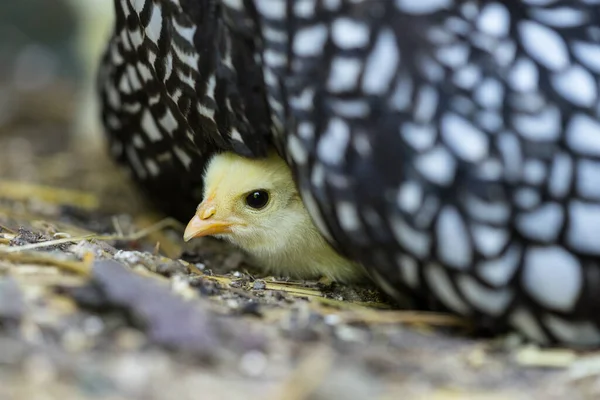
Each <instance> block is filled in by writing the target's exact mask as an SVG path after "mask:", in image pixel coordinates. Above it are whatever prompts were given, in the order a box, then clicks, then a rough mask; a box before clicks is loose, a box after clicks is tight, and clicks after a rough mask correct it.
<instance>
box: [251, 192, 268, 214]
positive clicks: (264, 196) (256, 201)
mask: <svg viewBox="0 0 600 400" xmlns="http://www.w3.org/2000/svg"><path fill="white" fill-rule="evenodd" d="M268 202H269V193H267V191H266V190H255V191H253V192H250V193H248V195H247V196H246V204H248V206H249V207H252V208H254V209H257V210H258V209H261V208H263V207H264V206H266V205H267V203H268Z"/></svg>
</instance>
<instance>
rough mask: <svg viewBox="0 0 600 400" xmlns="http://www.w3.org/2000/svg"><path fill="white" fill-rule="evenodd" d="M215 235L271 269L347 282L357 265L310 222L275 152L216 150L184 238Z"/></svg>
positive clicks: (358, 272) (357, 275) (355, 273)
mask: <svg viewBox="0 0 600 400" xmlns="http://www.w3.org/2000/svg"><path fill="white" fill-rule="evenodd" d="M200 236H214V237H218V238H222V239H225V240H227V241H229V242H231V243H233V244H234V245H236V246H238V247H240V248H241V249H242V250H244V251H245V252H247V253H248V254H249V255H250V256H251V257H253V259H254V261H255V262H256V264H257V265H258V266H261V267H264V268H265V269H267V270H268V271H269V272H270V273H274V274H277V275H285V276H291V277H294V278H300V279H309V278H319V277H325V278H327V279H330V280H333V281H341V282H350V281H355V280H358V279H360V278H361V277H364V276H365V272H364V269H363V267H362V266H361V265H359V264H357V263H354V262H352V261H350V260H348V259H346V258H344V257H342V256H340V255H339V254H338V253H337V252H336V251H335V250H334V249H333V248H332V247H331V246H330V245H329V243H327V241H326V240H325V239H324V238H323V236H322V235H321V234H320V233H319V231H318V230H317V228H316V226H315V225H314V223H313V222H312V219H311V218H310V216H309V214H308V212H307V211H306V209H305V208H304V204H303V203H302V199H301V198H300V195H299V194H298V191H297V190H296V185H295V184H294V180H293V178H292V173H291V171H290V169H289V167H288V166H287V165H286V163H285V162H284V161H283V159H281V157H279V155H278V154H277V153H276V152H275V151H271V152H270V153H269V156H268V157H267V158H264V159H250V158H245V157H241V156H238V155H236V154H234V153H221V154H217V155H215V156H214V157H213V158H212V159H211V160H210V161H209V163H208V165H207V168H206V172H205V174H204V201H203V202H202V203H201V204H200V205H199V206H198V209H197V210H196V215H195V216H194V217H193V218H192V219H191V221H190V222H189V224H188V226H187V228H186V230H185V233H184V240H185V241H186V242H187V241H189V240H191V239H192V238H195V237H200Z"/></svg>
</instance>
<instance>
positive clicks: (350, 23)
mask: <svg viewBox="0 0 600 400" xmlns="http://www.w3.org/2000/svg"><path fill="white" fill-rule="evenodd" d="M115 5H116V12H117V26H116V30H115V33H114V36H113V37H112V40H111V42H110V45H109V49H108V52H107V54H106V57H105V59H104V62H103V67H102V69H101V73H100V84H101V89H102V98H103V105H104V106H103V119H104V123H105V125H106V127H107V130H108V132H109V137H110V143H111V149H112V153H113V154H114V155H115V156H116V157H117V158H118V159H119V160H121V161H123V162H125V163H126V164H128V165H129V166H130V167H131V171H132V173H133V175H134V177H135V178H136V179H137V180H138V181H140V183H141V184H142V186H143V187H145V188H146V189H147V190H148V191H149V192H150V193H151V196H152V197H153V198H154V199H156V200H158V201H159V202H160V203H161V204H162V205H163V208H164V209H165V210H166V211H167V212H169V213H171V214H173V215H176V216H178V217H179V218H181V219H189V218H190V217H191V216H192V215H193V214H194V209H195V207H196V206H197V205H198V203H200V202H201V201H202V193H203V185H202V177H203V174H204V167H205V165H206V163H207V161H208V160H210V158H211V157H212V156H213V155H214V154H215V153H216V152H222V151H228V152H234V153H237V154H239V155H242V156H249V157H261V156H265V155H266V154H267V153H268V151H269V146H271V145H273V146H275V147H276V148H277V149H278V150H279V153H280V154H281V155H282V157H283V158H284V159H285V160H287V163H288V165H289V166H290V167H291V170H292V171H293V176H294V179H295V182H296V184H297V188H298V191H299V193H300V195H301V198H302V200H303V203H304V205H305V207H306V209H307V210H308V212H309V214H310V216H311V217H312V220H313V221H314V224H315V225H316V227H318V230H319V231H320V232H321V233H322V235H323V236H324V237H325V238H327V239H328V240H329V241H330V242H331V243H333V244H334V246H336V248H337V249H339V250H340V251H341V252H342V253H343V254H344V255H345V256H346V257H348V258H349V259H352V260H355V261H357V262H360V263H362V264H363V265H365V266H366V267H367V268H368V269H369V271H370V272H371V274H372V276H373V278H374V280H375V281H376V282H377V283H379V284H380V286H381V287H382V288H383V289H384V290H386V291H387V292H388V293H390V294H392V295H396V294H398V293H401V292H403V293H406V292H410V293H412V294H413V295H414V296H415V297H416V298H421V299H425V300H426V301H428V302H431V301H433V302H438V303H440V304H442V305H443V306H445V307H447V308H448V309H450V310H453V311H454V312H456V313H458V314H461V315H464V316H467V317H469V318H472V319H473V320H474V321H477V322H478V323H480V324H482V325H485V326H488V327H493V328H503V327H507V326H508V327H513V328H515V329H517V330H519V331H521V332H522V333H524V334H525V335H526V336H527V337H529V338H531V339H533V340H535V341H537V342H540V343H543V344H552V343H565V344H570V345H576V346H598V345H600V101H599V90H600V1H599V0H570V1H566V0H521V1H513V2H495V1H483V0H480V1H475V0H465V1H458V0H388V1H384V0H370V1H369V0H364V1H360V0H353V1H350V0H220V1H219V0H193V1H192V0H115ZM257 189H259V188H257ZM211 210H212V209H211ZM211 213H214V210H212V211H211ZM209 214H210V213H209ZM207 215H208V214H207ZM211 215H212V214H211ZM192 233H193V232H192ZM190 236H193V235H190ZM293 245H294V244H293V243H290V246H291V247H293Z"/></svg>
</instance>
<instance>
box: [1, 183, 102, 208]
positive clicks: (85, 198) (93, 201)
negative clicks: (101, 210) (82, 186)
mask: <svg viewBox="0 0 600 400" xmlns="http://www.w3.org/2000/svg"><path fill="white" fill-rule="evenodd" d="M0 193H2V197H4V198H10V199H15V200H26V199H30V198H38V199H42V200H44V201H47V202H50V203H54V204H69V205H73V206H76V207H79V208H83V209H86V210H95V209H97V208H98V207H99V205H100V202H99V201H98V198H97V197H96V196H95V195H93V194H91V193H87V192H82V191H78V190H70V189H57V188H54V187H49V186H43V185H36V184H33V183H23V182H13V181H0Z"/></svg>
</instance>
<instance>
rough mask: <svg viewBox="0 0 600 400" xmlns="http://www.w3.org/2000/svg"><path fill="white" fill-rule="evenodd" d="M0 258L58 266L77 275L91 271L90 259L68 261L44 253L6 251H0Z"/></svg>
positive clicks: (86, 274) (87, 273)
mask: <svg viewBox="0 0 600 400" xmlns="http://www.w3.org/2000/svg"><path fill="white" fill-rule="evenodd" d="M0 260H6V261H10V262H15V263H20V264H30V263H31V264H40V265H50V266H53V267H57V268H60V269H62V270H64V271H68V272H74V273H76V274H79V275H83V276H89V275H90V273H91V264H92V260H91V259H89V258H88V259H84V261H69V260H60V259H58V258H56V257H52V256H49V255H46V254H44V253H24V252H23V253H6V252H0Z"/></svg>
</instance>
